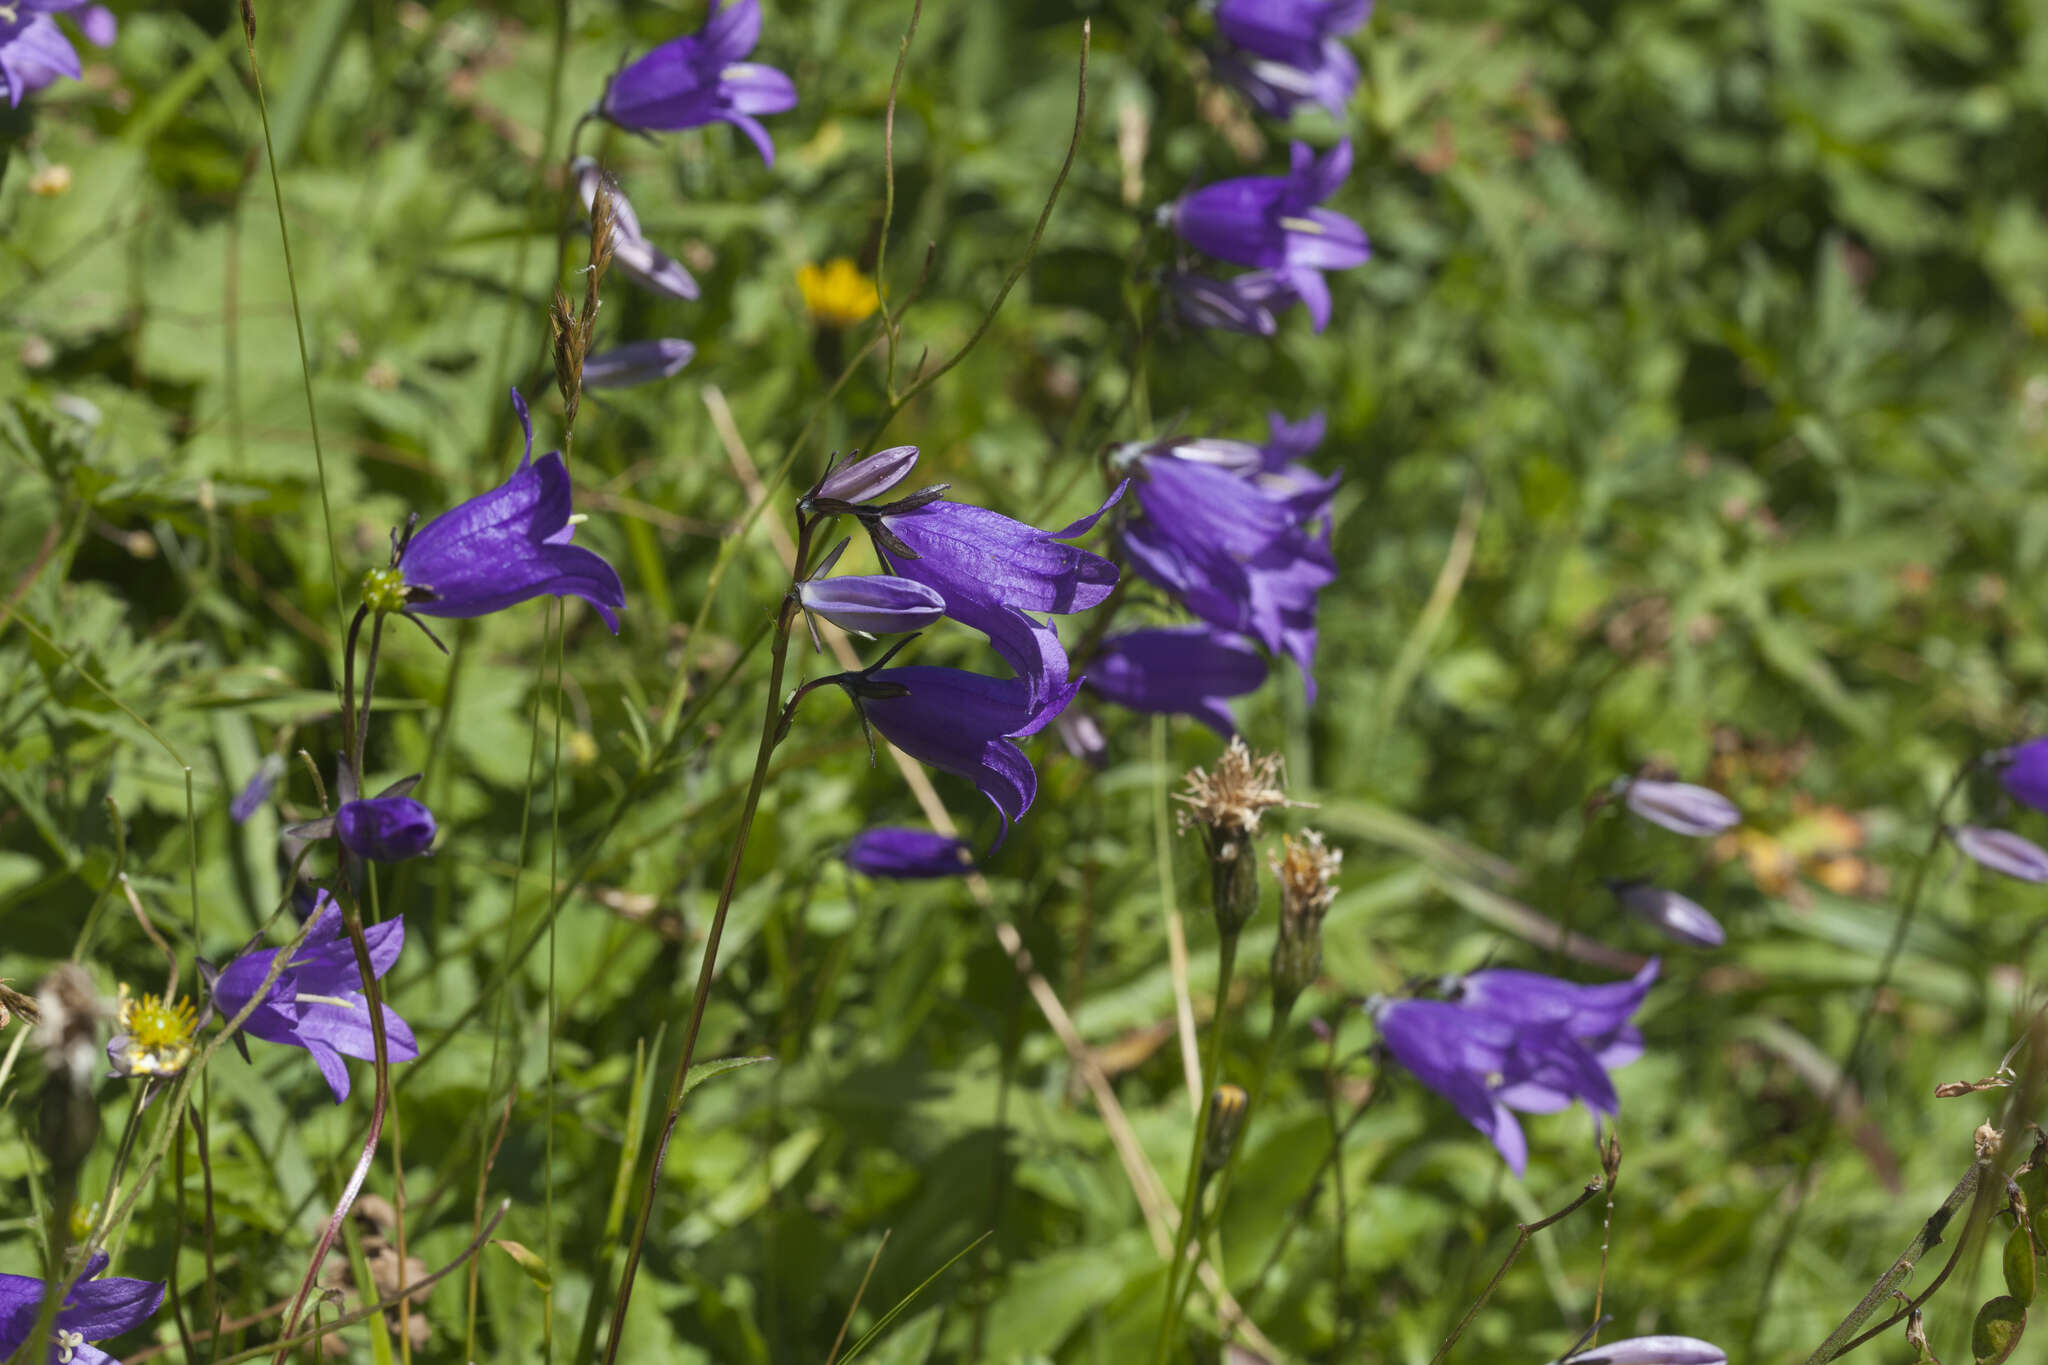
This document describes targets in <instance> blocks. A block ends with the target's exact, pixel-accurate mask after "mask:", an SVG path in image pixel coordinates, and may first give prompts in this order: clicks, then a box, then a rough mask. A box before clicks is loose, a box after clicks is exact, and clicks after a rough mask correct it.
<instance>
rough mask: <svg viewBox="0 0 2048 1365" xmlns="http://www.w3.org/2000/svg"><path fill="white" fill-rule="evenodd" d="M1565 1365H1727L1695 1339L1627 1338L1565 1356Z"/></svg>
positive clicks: (1708, 1344) (1708, 1345) (1711, 1348)
mask: <svg viewBox="0 0 2048 1365" xmlns="http://www.w3.org/2000/svg"><path fill="white" fill-rule="evenodd" d="M1565 1365H1728V1353H1727V1352H1726V1351H1724V1350H1722V1349H1721V1348H1720V1347H1718V1346H1716V1345H1714V1344H1713V1343H1712V1342H1710V1341H1701V1340H1700V1339H1699V1338H1698V1337H1674V1336H1654V1337H1630V1338H1629V1339H1628V1340H1626V1341H1610V1342H1608V1343H1607V1344H1606V1345H1605V1346H1595V1347H1594V1348H1593V1349H1592V1350H1590V1351H1581V1352H1579V1353H1578V1354H1577V1355H1574V1356H1568V1357H1566V1360H1565Z"/></svg>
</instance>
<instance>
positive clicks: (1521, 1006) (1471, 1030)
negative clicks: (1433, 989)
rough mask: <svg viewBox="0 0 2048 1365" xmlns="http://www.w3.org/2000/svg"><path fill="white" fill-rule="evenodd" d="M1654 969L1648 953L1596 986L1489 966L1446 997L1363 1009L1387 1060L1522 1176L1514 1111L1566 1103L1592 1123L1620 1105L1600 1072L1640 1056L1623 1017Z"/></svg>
mask: <svg viewBox="0 0 2048 1365" xmlns="http://www.w3.org/2000/svg"><path fill="white" fill-rule="evenodd" d="M1657 968H1658V963H1657V960H1656V959H1654V958H1652V959H1651V960H1650V961H1649V963H1648V964H1646V965H1645V966H1644V968H1643V970H1642V971H1640V972H1638V973H1637V974H1636V975H1635V976H1634V977H1633V978H1631V979H1630V980H1627V981H1618V982H1612V983H1609V984H1607V985H1601V986H1581V985H1577V984H1575V983H1573V982H1569V981H1561V980H1559V979H1557V978H1555V977H1549V976H1543V975H1541V974H1540V973H1536V972H1523V971H1511V970H1505V969H1492V970H1488V971H1481V972H1474V973H1472V974H1471V975H1470V976H1467V977H1464V978H1463V979H1462V980H1459V981H1456V982H1453V983H1452V985H1451V997H1452V998H1450V999H1447V1000H1392V1001H1388V1000H1380V1001H1376V1002H1374V1003H1373V1004H1371V1005H1370V1006H1368V1008H1369V1011H1370V1012H1371V1014H1372V1017H1373V1019H1374V1021H1375V1022H1376V1023H1377V1024H1378V1025H1379V1029H1380V1037H1381V1039H1382V1041H1383V1042H1385V1044H1386V1046H1387V1050H1388V1051H1389V1052H1390V1053H1392V1054H1393V1056H1394V1059H1395V1060H1396V1061H1398V1062H1400V1063H1401V1065H1402V1066H1404V1067H1406V1068H1407V1069H1408V1070H1409V1071H1410V1072H1412V1073H1413V1074H1414V1075H1415V1077H1416V1079H1417V1080H1419V1081H1421V1082H1422V1083H1423V1084H1424V1085H1426V1086H1428V1087H1429V1088H1430V1089H1432V1090H1434V1091H1436V1092H1437V1093H1438V1094H1439V1095H1442V1096H1443V1097H1444V1098H1445V1099H1447V1100H1449V1101H1450V1102H1451V1104H1452V1106H1453V1107H1455V1108H1456V1109H1457V1111H1458V1112H1459V1113H1460V1114H1461V1115H1463V1116H1464V1118H1465V1119H1466V1121H1467V1122H1469V1123H1470V1124H1471V1125H1472V1126H1473V1127H1475V1128H1477V1129H1478V1130H1479V1131H1480V1132H1481V1133H1483V1134H1485V1135H1486V1137H1487V1139H1488V1140H1489V1141H1490V1142H1492V1143H1493V1145H1494V1148H1495V1150H1497V1151H1498V1152H1499V1153H1500V1154H1501V1159H1502V1160H1504V1161H1506V1162H1507V1164H1508V1168H1509V1169H1510V1170H1512V1171H1513V1172H1514V1173H1515V1174H1516V1175H1517V1176H1520V1175H1522V1174H1523V1172H1524V1171H1525V1170H1526V1169H1527V1166H1528V1159H1529V1148H1528V1140H1527V1139H1526V1138H1525V1137H1524V1136H1523V1134H1522V1129H1521V1124H1520V1122H1519V1121H1518V1120H1517V1119H1516V1118H1515V1115H1514V1111H1516V1110H1520V1111H1521V1112H1523V1113H1530V1114H1554V1113H1557V1112H1559V1111H1561V1110H1563V1109H1566V1108H1569V1107H1570V1106H1571V1104H1572V1102H1573V1101H1574V1100H1582V1101H1584V1102H1585V1104H1586V1107H1587V1108H1588V1109H1591V1110H1592V1111H1593V1113H1594V1115H1595V1118H1596V1122H1597V1119H1598V1116H1600V1115H1607V1116H1610V1117H1611V1116H1612V1115H1614V1114H1615V1113H1617V1112H1618V1111H1619V1109H1620V1106H1621V1101H1620V1099H1619V1097H1618V1096H1616V1094H1615V1092H1614V1083H1613V1081H1611V1080H1610V1079H1609V1078H1608V1072H1610V1071H1612V1070H1614V1069H1615V1068H1617V1067H1622V1066H1626V1065H1628V1064H1629V1063H1630V1062H1632V1061H1634V1060H1635V1059H1636V1058H1638V1057H1640V1056H1641V1055H1642V1052H1643V1039H1642V1034H1641V1033H1639V1032H1638V1031H1637V1030H1636V1028H1635V1026H1634V1025H1633V1024H1631V1023H1630V1022H1629V1016H1630V1015H1632V1014H1633V1013H1634V1012H1635V1010H1636V1008H1637V1007H1638V1006H1640V1005H1641V1004H1642V1001H1643V996H1644V994H1645V993H1646V992H1647V991H1648V990H1649V988H1650V983H1651V982H1652V981H1653V980H1655V979H1656V975H1657Z"/></svg>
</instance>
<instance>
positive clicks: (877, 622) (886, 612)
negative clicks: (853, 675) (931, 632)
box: [796, 574, 946, 635]
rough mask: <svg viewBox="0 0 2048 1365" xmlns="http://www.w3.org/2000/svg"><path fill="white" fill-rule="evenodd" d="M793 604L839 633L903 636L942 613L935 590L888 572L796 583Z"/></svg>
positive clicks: (943, 604) (943, 607)
mask: <svg viewBox="0 0 2048 1365" xmlns="http://www.w3.org/2000/svg"><path fill="white" fill-rule="evenodd" d="M796 597H797V601H798V602H800V603H801V604H802V605H803V608H804V610H805V611H809V612H815V613H817V614H818V615H819V616H822V617H824V618H825V619H826V620H827V621H830V622H831V623H832V624H833V625H835V626H838V627H839V628H840V629H841V630H851V631H860V632H865V633H866V634H869V635H902V634H905V633H906V632H909V631H913V630H923V629H924V628H925V627H926V626H928V625H931V624H932V623H933V622H934V621H937V620H938V619H939V618H940V617H942V616H944V615H945V614H946V599H945V598H943V597H941V596H939V594H938V592H937V590H936V589H933V588H928V587H926V586H925V585H924V584H922V583H918V582H914V581H913V580H911V579H908V578H897V577H894V576H893V575H890V574H848V575H846V576H844V577H840V578H811V579H806V580H805V581H804V582H802V583H800V584H798V585H797V591H796Z"/></svg>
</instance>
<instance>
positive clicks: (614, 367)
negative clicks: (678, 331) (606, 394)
mask: <svg viewBox="0 0 2048 1365" xmlns="http://www.w3.org/2000/svg"><path fill="white" fill-rule="evenodd" d="M696 354H697V348H696V347H695V346H692V345H691V344H690V343H689V342H687V341H679V340H676V339H674V338H668V337H664V338H663V339H661V340H659V341H629V342H627V343H626V344H625V345H623V346H614V347H612V349H611V350H609V351H599V352H598V353H597V354H596V355H593V356H591V357H590V358H588V359H587V360H585V361H584V362H583V387H584V388H586V389H630V388H632V387H633V386H634V385H636V384H651V383H653V382H654V381H655V380H657V379H668V378H670V377H671V376H673V375H675V374H677V373H679V372H680V371H681V370H682V368H683V366H685V365H687V364H689V363H690V361H691V359H692V358H693V357H694V356H695V355H696Z"/></svg>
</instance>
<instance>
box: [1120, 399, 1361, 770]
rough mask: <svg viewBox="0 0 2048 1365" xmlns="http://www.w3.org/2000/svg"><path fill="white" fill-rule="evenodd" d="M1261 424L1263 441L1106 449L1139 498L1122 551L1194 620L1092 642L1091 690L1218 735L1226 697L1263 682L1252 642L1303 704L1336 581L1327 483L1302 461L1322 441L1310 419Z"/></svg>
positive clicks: (1332, 483) (1226, 728)
mask: <svg viewBox="0 0 2048 1365" xmlns="http://www.w3.org/2000/svg"><path fill="white" fill-rule="evenodd" d="M1268 421H1269V423H1270V426H1271V432H1272V435H1271V438H1270V439H1269V440H1268V441H1267V443H1266V444H1265V445H1263V446H1260V445H1252V444H1250V443H1248V442H1243V441H1223V440H1183V441H1166V442H1159V443H1155V444H1150V445H1133V446H1126V447H1124V448H1122V449H1121V450H1119V451H1118V452H1117V453H1116V456H1115V459H1116V463H1117V464H1118V465H1119V466H1120V467H1121V468H1122V469H1124V470H1125V471H1127V472H1128V473H1129V475H1130V478H1131V484H1132V496H1133V497H1134V499H1135V500H1136V502H1137V504H1138V514H1137V515H1135V516H1133V517H1131V518H1130V519H1129V520H1128V521H1127V522H1126V523H1125V525H1124V528H1123V546H1124V552H1125V553H1126V554H1127V555H1128V556H1129V558H1130V562H1131V566H1132V567H1133V568H1134V569H1136V570H1137V572H1138V574H1139V576H1140V577H1142V578H1145V579H1146V580H1148V581H1149V582H1151V583H1153V584H1155V585H1157V586H1158V587H1159V588H1161V589H1163V590H1164V591H1165V592H1166V594H1167V596H1169V597H1170V598H1172V599H1173V600H1174V601H1175V602H1177V603H1179V604H1180V605H1181V606H1183V607H1185V608H1186V609H1187V610H1188V611H1189V612H1190V613H1192V614H1193V615H1194V616H1195V617H1196V618H1197V619H1198V620H1199V621H1200V623H1201V624H1199V625H1196V626H1188V627H1169V628H1166V629H1154V630H1141V631H1132V632H1129V633H1127V634H1122V635H1112V636H1110V637H1109V638H1108V639H1106V640H1104V641H1103V645H1102V650H1101V653H1100V654H1099V656H1097V662H1095V663H1091V666H1090V669H1091V671H1090V675H1089V685H1090V687H1092V688H1093V689H1094V690H1095V691H1097V692H1098V693H1100V694H1101V695H1102V696H1104V697H1106V698H1108V699H1109V700H1111V701H1114V702H1117V703H1118V704H1120V705H1123V706H1128V707H1131V708H1132V709H1134V710H1138V711H1152V712H1163V713H1169V714H1177V715H1189V716H1194V717H1196V718H1197V719H1199V720H1201V721H1203V722H1205V723H1206V724H1208V725H1210V726H1212V727H1214V728H1215V729H1217V730H1218V731H1220V732H1222V733H1224V734H1230V733H1232V732H1234V731H1235V729H1236V720H1235V717H1234V716H1233V715H1232V713H1231V711H1230V706H1229V698H1231V697H1235V696H1242V695H1244V694H1245V693H1248V692H1252V691H1255V690H1256V689H1257V688H1258V687H1259V686H1260V684H1262V683H1263V682H1264V681H1265V678H1266V664H1265V661H1264V660H1263V659H1262V658H1261V657H1260V656H1259V653H1258V650H1257V648H1256V647H1257V646H1263V647H1264V648H1265V650H1266V651H1267V652H1268V653H1272V654H1286V655H1287V656H1288V657H1289V658H1291V659H1293V660H1294V662H1295V664H1296V666H1297V667H1298V668H1299V669H1300V671H1301V676H1302V684H1303V687H1304V689H1305V691H1306V692H1307V694H1308V697H1309V699H1310V700H1311V701H1313V700H1314V699H1315V695H1316V680H1315V672H1314V665H1315V652H1316V635H1317V632H1316V602H1317V597H1318V594H1319V593H1320V592H1321V590H1322V589H1323V588H1324V587H1325V586H1327V585H1328V584H1329V583H1331V582H1332V581H1333V580H1334V579H1335V578H1336V576H1337V566H1336V558H1335V556H1334V555H1333V554H1332V553H1331V550H1330V503H1331V499H1332V498H1333V497H1334V496H1335V493H1336V488H1337V483H1338V477H1337V476H1336V475H1334V474H1333V475H1330V476H1328V477H1324V476H1321V475H1318V474H1317V473H1316V472H1315V471H1314V470H1312V469H1310V468H1309V467H1308V465H1306V464H1305V463H1303V462H1302V460H1301V456H1303V455H1305V454H1307V453H1308V452H1309V451H1311V450H1313V449H1314V448H1315V447H1316V446H1317V445H1319V444H1320V443H1321V441H1322V437H1323V430H1324V425H1323V418H1322V415H1321V414H1316V415H1314V416H1312V417H1309V418H1307V419H1306V420H1304V421H1301V422H1298V423H1290V422H1288V421H1286V420H1285V419H1283V418H1282V417H1281V416H1280V415H1279V414H1278V413H1274V414H1272V416H1271V417H1270V418H1269V419H1268Z"/></svg>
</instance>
